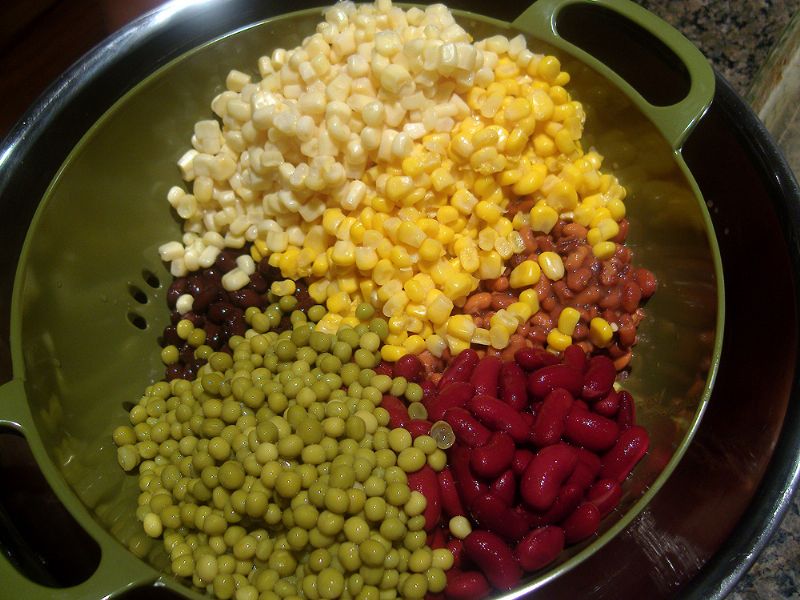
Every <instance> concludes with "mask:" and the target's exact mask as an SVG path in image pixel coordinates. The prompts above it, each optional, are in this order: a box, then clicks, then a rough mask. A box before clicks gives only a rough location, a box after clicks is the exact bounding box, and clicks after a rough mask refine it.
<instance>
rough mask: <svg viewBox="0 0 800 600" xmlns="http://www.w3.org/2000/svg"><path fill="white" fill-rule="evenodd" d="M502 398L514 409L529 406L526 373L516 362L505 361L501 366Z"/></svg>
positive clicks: (522, 408)
mask: <svg viewBox="0 0 800 600" xmlns="http://www.w3.org/2000/svg"><path fill="white" fill-rule="evenodd" d="M500 399H501V400H502V401H503V402H505V403H506V404H508V405H509V406H510V407H511V408H513V409H514V410H524V409H525V408H527V407H528V387H527V383H526V381H525V374H524V373H523V372H522V369H521V368H520V366H519V365H518V364H517V363H516V362H511V361H508V362H504V363H503V366H502V367H500Z"/></svg>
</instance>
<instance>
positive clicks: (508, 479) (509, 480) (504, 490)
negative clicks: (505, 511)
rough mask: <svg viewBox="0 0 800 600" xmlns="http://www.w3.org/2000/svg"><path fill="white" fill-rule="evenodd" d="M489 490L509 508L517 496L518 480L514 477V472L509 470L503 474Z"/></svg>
mask: <svg viewBox="0 0 800 600" xmlns="http://www.w3.org/2000/svg"><path fill="white" fill-rule="evenodd" d="M489 490H490V491H491V492H492V493H493V494H494V495H495V496H497V497H498V498H500V500H502V501H503V502H504V503H505V504H506V505H507V506H511V505H512V504H514V499H515V498H516V495H517V478H516V477H515V476H514V471H513V470H512V469H508V470H506V471H504V472H503V473H501V474H500V476H499V477H497V479H495V480H494V481H493V482H492V485H490V486H489Z"/></svg>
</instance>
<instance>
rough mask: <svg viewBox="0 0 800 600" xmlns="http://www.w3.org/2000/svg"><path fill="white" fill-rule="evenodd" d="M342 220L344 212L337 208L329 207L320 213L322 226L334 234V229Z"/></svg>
mask: <svg viewBox="0 0 800 600" xmlns="http://www.w3.org/2000/svg"><path fill="white" fill-rule="evenodd" d="M342 221H344V214H343V213H342V211H341V210H339V209H338V208H329V209H327V210H325V212H324V213H322V228H323V229H324V230H325V231H327V232H328V233H329V234H331V235H336V229H337V228H338V227H339V223H341V222H342Z"/></svg>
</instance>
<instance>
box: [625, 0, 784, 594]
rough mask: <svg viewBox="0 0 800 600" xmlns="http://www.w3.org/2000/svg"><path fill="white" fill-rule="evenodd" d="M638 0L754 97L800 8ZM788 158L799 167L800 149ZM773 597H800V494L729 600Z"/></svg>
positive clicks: (753, 2)
mask: <svg viewBox="0 0 800 600" xmlns="http://www.w3.org/2000/svg"><path fill="white" fill-rule="evenodd" d="M637 1H638V2H639V3H640V4H641V5H642V6H644V7H645V8H647V9H649V10H651V11H652V12H654V13H656V14H658V15H659V16H660V17H661V18H663V19H664V20H665V21H667V22H669V23H670V24H672V25H673V26H674V27H675V28H677V29H678V30H680V31H681V32H682V33H683V34H684V35H685V36H686V37H688V38H689V39H690V40H692V41H693V42H694V43H695V44H696V45H697V46H698V47H699V48H700V50H701V51H702V52H703V53H704V54H705V55H706V57H707V58H708V59H709V60H710V61H711V63H712V64H713V65H714V67H715V69H716V70H717V71H718V72H719V73H720V74H721V75H722V76H723V77H725V79H727V80H728V81H729V82H730V83H731V84H732V85H733V87H734V88H735V89H736V91H738V92H739V94H741V95H742V96H743V97H745V98H749V97H751V86H752V85H753V83H754V81H755V80H756V79H757V75H758V74H759V70H760V69H761V67H762V66H763V65H764V63H765V62H766V61H767V58H768V57H769V56H770V53H771V52H772V50H773V48H774V47H775V45H776V43H777V42H778V40H779V39H780V37H781V34H782V33H783V32H784V30H785V29H786V28H787V26H788V25H789V23H790V21H791V19H792V17H793V16H794V15H795V14H796V13H797V12H798V11H800V0H726V1H721V0H637ZM797 121H799V122H800V119H797ZM780 141H781V140H779V142H780ZM796 145H797V144H796V143H795V146H796ZM786 147H787V146H784V148H786ZM784 151H786V150H784ZM787 158H788V159H789V160H790V164H792V166H793V168H794V169H795V173H800V155H798V156H796V157H795V156H794V155H792V156H789V155H788V154H787ZM773 598H800V497H798V496H796V497H795V499H794V502H793V503H792V505H791V506H790V507H789V510H788V511H787V514H786V516H785V517H784V520H783V522H782V524H781V527H780V529H779V530H778V531H777V532H776V533H775V535H774V537H773V538H772V541H771V543H770V544H769V545H768V546H767V547H766V548H765V549H764V551H763V552H762V554H761V556H760V557H759V559H758V560H757V561H756V563H755V564H754V565H753V567H752V568H751V569H750V571H749V572H748V573H747V574H746V575H745V576H744V577H743V578H742V580H741V581H740V582H739V584H738V585H737V586H736V588H735V589H734V590H733V592H732V593H731V594H730V596H729V600H761V599H773Z"/></svg>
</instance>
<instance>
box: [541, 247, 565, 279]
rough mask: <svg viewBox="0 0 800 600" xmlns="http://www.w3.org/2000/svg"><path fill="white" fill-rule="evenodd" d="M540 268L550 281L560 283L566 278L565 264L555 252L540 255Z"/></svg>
mask: <svg viewBox="0 0 800 600" xmlns="http://www.w3.org/2000/svg"><path fill="white" fill-rule="evenodd" d="M539 266H540V267H541V268H542V273H544V274H545V276H546V277H547V278H548V279H549V280H550V281H558V280H559V279H561V278H562V277H564V262H563V261H562V260H561V257H560V256H559V255H558V254H556V253H555V252H542V253H541V254H540V255H539Z"/></svg>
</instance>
